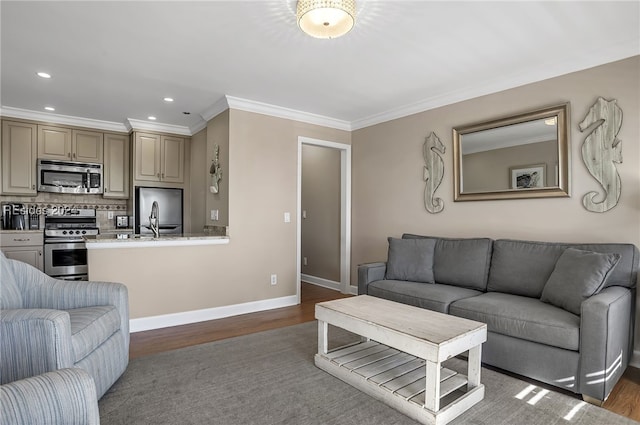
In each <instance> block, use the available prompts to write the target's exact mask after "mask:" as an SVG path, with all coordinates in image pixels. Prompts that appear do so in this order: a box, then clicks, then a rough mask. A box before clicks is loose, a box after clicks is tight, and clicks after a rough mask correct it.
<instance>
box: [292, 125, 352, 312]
mask: <svg viewBox="0 0 640 425" xmlns="http://www.w3.org/2000/svg"><path fill="white" fill-rule="evenodd" d="M304 146H309V147H322V148H329V149H331V150H335V151H337V152H338V153H339V156H340V165H339V169H340V179H339V192H340V194H339V196H340V202H339V204H340V205H339V223H340V230H339V232H340V235H339V268H338V270H339V282H335V281H333V280H331V279H322V278H316V279H314V278H313V277H309V276H305V280H306V281H310V283H315V284H318V285H321V286H326V287H329V288H332V289H337V290H340V292H342V293H344V294H348V293H354V292H353V290H352V288H351V146H350V145H347V144H343V143H335V142H330V141H326V140H318V139H312V138H308V137H298V198H297V199H298V205H297V214H298V216H297V217H298V220H297V258H296V261H297V277H298V279H297V282H298V283H297V285H298V288H297V294H298V301H300V282H301V277H302V266H301V263H302V222H303V221H304V220H306V218H305V217H303V209H302V172H303V170H302V164H303V147H304ZM334 153H335V152H334ZM304 213H305V216H306V215H307V214H310V213H311V211H306V210H305V211H304ZM310 260H311V259H310Z"/></svg>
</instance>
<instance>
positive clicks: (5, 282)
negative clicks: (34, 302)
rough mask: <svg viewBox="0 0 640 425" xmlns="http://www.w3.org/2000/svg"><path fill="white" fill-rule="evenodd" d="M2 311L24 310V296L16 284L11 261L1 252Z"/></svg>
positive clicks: (0, 306) (0, 305)
mask: <svg viewBox="0 0 640 425" xmlns="http://www.w3.org/2000/svg"><path fill="white" fill-rule="evenodd" d="M0 263H1V264H0V309H2V310H10V309H17V308H22V295H21V294H20V289H19V288H18V285H17V284H16V280H15V277H14V274H13V267H12V266H11V261H9V260H7V258H6V257H5V256H4V254H3V253H1V252H0Z"/></svg>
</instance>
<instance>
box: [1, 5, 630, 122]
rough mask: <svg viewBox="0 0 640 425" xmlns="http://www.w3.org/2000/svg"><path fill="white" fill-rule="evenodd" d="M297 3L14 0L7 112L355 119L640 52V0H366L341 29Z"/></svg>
mask: <svg viewBox="0 0 640 425" xmlns="http://www.w3.org/2000/svg"><path fill="white" fill-rule="evenodd" d="M295 4H296V2H295V1H287V0H278V1H199V2H165V1H151V2H149V1H129V2H113V1H109V2H94V1H76V2H59V1H47V2H23V1H20V2H18V1H6V0H3V1H2V2H1V3H0V15H1V25H2V26H1V47H2V49H1V50H2V52H1V60H2V62H1V68H0V69H1V87H0V89H1V92H0V95H1V97H0V99H1V103H2V114H3V115H4V116H15V117H23V118H25V117H35V118H40V119H42V117H49V119H50V120H52V121H57V122H63V121H64V120H65V119H67V120H69V119H72V118H70V117H74V118H76V119H80V120H83V119H86V120H87V122H91V123H92V126H94V127H100V128H105V129H117V128H119V127H122V128H123V129H124V128H125V127H127V128H131V127H132V126H133V127H136V126H140V127H144V126H145V125H150V126H153V125H156V126H161V125H165V126H166V128H175V129H178V130H180V129H181V131H183V132H184V133H185V134H191V133H193V132H194V131H197V130H198V129H200V128H202V127H203V126H204V123H205V121H206V120H207V119H210V118H211V117H212V116H214V115H215V114H217V113H219V112H221V111H222V110H224V109H225V108H226V107H228V106H229V105H231V106H232V107H234V108H239V109H246V110H254V111H265V112H266V113H271V114H273V115H276V116H278V115H282V116H290V117H294V119H299V120H301V121H307V122H314V123H320V124H326V125H328V126H331V127H335V128H343V129H346V130H353V129H357V128H362V127H366V126H368V125H372V124H375V123H378V122H384V121H387V120H389V119H393V118H398V117H401V116H406V115H409V114H412V113H416V112H420V111H424V110H428V109H431V108H435V107H438V106H443V105H446V104H450V103H454V102H458V101H461V100H465V99H469V98H473V97H477V96H481V95H484V94H488V93H493V92H496V91H500V90H505V89H508V88H512V87H516V86H520V85H523V84H527V83H531V82H535V81H540V80H543V79H546V78H551V77H554V76H557V75H562V74H566V73H569V72H573V71H578V70H581V69H586V68H590V67H593V66H597V65H600V64H604V63H608V62H612V61H615V60H619V59H624V58H627V57H631V56H634V55H638V54H640V1H638V0H636V1H625V2H612V1H603V2H594V1H578V2H576V1H569V2H565V1H561V2H550V1H542V2H485V1H471V2H458V1H446V2H433V1H396V0H394V1H371V0H370V1H364V0H360V1H357V17H356V26H355V28H354V29H353V30H352V31H351V32H350V33H348V34H347V35H345V36H344V37H341V38H338V39H334V40H320V39H314V38H311V37H309V36H307V35H305V34H304V33H302V32H301V31H300V30H299V29H298V27H297V25H296V22H295ZM37 71H46V72H48V73H50V74H51V75H52V78H51V79H49V80H45V79H41V78H39V77H37V76H36V72H37ZM165 96H170V97H172V98H174V99H175V101H174V102H173V103H167V102H164V101H163V98H164V97H165ZM47 105H50V106H53V107H55V112H54V113H52V114H51V113H47V112H46V111H44V109H43V108H44V107H45V106H47ZM183 112H190V115H185V114H183ZM53 114H55V115H53ZM150 115H153V116H155V117H157V121H156V122H155V123H154V122H151V121H149V120H148V119H147V117H148V116H150ZM91 120H99V121H91ZM79 122H81V121H79ZM132 123H133V124H132Z"/></svg>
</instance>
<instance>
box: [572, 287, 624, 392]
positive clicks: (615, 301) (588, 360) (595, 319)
mask: <svg viewBox="0 0 640 425" xmlns="http://www.w3.org/2000/svg"><path fill="white" fill-rule="evenodd" d="M632 298H633V297H632V292H631V291H630V290H629V289H628V288H623V287H620V286H611V287H608V288H605V289H603V290H602V291H601V292H600V293H599V294H597V295H594V296H592V297H590V298H588V299H587V300H585V301H584V302H583V303H582V306H581V323H580V358H581V361H580V376H579V383H580V388H579V392H580V393H582V394H583V395H587V396H590V397H593V398H596V399H598V400H606V398H607V396H608V395H609V393H610V392H611V390H612V389H613V387H614V386H615V384H616V382H617V381H618V380H619V379H620V377H621V376H622V373H623V372H624V370H625V369H626V367H627V364H628V362H629V358H630V356H631V352H630V347H631V339H632V336H631V333H632V331H633V326H632V320H633V318H632V317H631V311H632V310H633V308H632V303H633V299H632Z"/></svg>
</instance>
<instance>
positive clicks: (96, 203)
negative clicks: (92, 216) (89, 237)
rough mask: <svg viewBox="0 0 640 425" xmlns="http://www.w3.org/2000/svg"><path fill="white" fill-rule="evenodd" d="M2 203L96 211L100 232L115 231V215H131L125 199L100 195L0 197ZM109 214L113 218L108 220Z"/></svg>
mask: <svg viewBox="0 0 640 425" xmlns="http://www.w3.org/2000/svg"><path fill="white" fill-rule="evenodd" d="M0 201H2V202H19V203H22V204H25V205H26V206H27V208H29V209H33V210H36V211H44V209H46V208H51V207H54V206H56V207H65V208H72V207H73V208H80V209H85V208H93V209H95V210H96V220H97V222H98V227H99V228H100V230H101V231H109V230H113V229H115V227H116V225H115V216H116V215H129V216H130V215H132V212H131V211H130V206H129V201H128V200H127V199H104V198H103V197H102V196H101V195H70V194H62V193H47V192H38V195H37V196H31V197H29V196H0ZM109 212H113V215H114V218H112V219H109V218H108V217H109ZM40 228H44V217H43V215H40Z"/></svg>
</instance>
